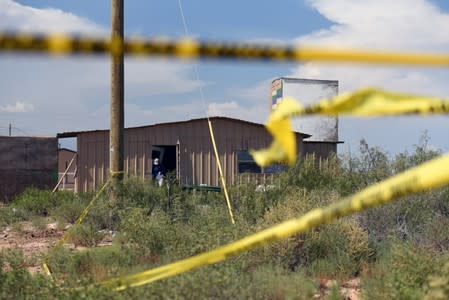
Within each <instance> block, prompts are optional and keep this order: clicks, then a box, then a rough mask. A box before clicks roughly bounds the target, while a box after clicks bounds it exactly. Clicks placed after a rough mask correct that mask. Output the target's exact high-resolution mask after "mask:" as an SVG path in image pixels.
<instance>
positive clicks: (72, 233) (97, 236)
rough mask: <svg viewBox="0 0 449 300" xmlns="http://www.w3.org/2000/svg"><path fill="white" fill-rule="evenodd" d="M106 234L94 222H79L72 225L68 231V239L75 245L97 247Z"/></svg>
mask: <svg viewBox="0 0 449 300" xmlns="http://www.w3.org/2000/svg"><path fill="white" fill-rule="evenodd" d="M104 236H105V234H104V233H103V232H99V231H98V230H97V229H96V228H95V227H94V226H93V225H92V224H87V225H85V224H79V225H75V226H72V227H70V229H69V232H68V240H69V241H70V242H72V243H73V244H74V245H75V247H77V246H83V247H95V246H97V245H98V243H99V242H100V241H101V240H102V239H103V237H104Z"/></svg>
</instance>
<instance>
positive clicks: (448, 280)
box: [424, 257, 449, 300]
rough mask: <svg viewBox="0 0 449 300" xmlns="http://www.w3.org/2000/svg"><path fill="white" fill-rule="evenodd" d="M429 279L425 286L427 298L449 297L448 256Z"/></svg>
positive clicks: (442, 298) (435, 299)
mask: <svg viewBox="0 0 449 300" xmlns="http://www.w3.org/2000/svg"><path fill="white" fill-rule="evenodd" d="M443 262H444V263H442V265H441V266H440V267H438V268H437V269H436V270H435V271H434V273H433V274H432V275H430V276H429V277H428V279H427V284H426V286H425V289H424V290H425V296H424V299H425V300H445V299H449V263H448V262H447V257H446V259H445V260H443Z"/></svg>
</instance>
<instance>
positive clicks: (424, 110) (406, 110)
mask: <svg viewBox="0 0 449 300" xmlns="http://www.w3.org/2000/svg"><path fill="white" fill-rule="evenodd" d="M447 112H449V101H448V100H444V99H441V98H435V97H422V96H415V95H407V94H400V93H392V92H387V91H383V90H380V89H375V88H365V89H361V90H358V91H356V92H353V93H343V94H341V95H338V96H336V97H334V98H332V99H330V100H328V99H323V100H320V101H318V102H317V103H316V104H313V105H311V106H308V107H305V106H303V105H301V104H300V103H299V102H297V101H296V100H294V99H292V98H289V97H287V98H283V99H282V100H281V102H280V103H279V104H278V106H277V107H276V109H275V110H274V111H273V112H272V113H271V115H270V117H269V119H268V122H267V124H266V127H267V129H268V131H269V132H270V133H271V134H272V135H273V137H274V141H273V143H272V145H271V146H270V147H269V148H268V149H262V150H259V151H251V154H252V155H253V157H254V160H255V162H256V163H257V164H258V165H260V166H269V165H271V164H272V163H274V162H283V163H286V164H289V165H292V164H294V163H295V161H296V137H295V135H294V133H293V132H292V130H291V125H290V120H289V118H291V117H294V116H301V115H312V114H323V115H344V114H351V115H356V116H379V115H398V114H430V113H447Z"/></svg>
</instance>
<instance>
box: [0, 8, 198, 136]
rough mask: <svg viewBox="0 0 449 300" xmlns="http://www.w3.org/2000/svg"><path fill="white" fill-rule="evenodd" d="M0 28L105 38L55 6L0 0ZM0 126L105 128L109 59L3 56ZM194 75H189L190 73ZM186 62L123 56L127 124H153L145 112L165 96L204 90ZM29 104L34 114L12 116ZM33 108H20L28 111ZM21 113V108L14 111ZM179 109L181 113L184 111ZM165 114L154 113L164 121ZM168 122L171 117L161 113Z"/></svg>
mask: <svg viewBox="0 0 449 300" xmlns="http://www.w3.org/2000/svg"><path fill="white" fill-rule="evenodd" d="M0 30H17V31H32V32H53V31H58V32H67V33H81V34H86V35H89V36H92V35H106V34H107V32H108V29H107V28H104V27H102V26H100V25H98V24H96V23H94V22H92V21H90V20H88V19H86V18H82V17H79V16H76V15H74V14H71V13H67V12H65V11H62V10H59V9H53V8H44V9H38V8H33V7H30V6H27V5H22V4H19V3H17V2H14V1H11V0H0ZM0 58H1V59H0V70H1V72H0V107H3V108H4V109H1V110H0V126H2V123H4V122H13V123H14V124H16V126H18V127H20V128H23V129H27V130H28V131H29V132H30V133H31V134H36V135H55V134H56V133H57V132H61V131H71V130H89V129H97V128H107V127H108V126H109V98H110V60H109V57H108V56H104V57H92V56H79V57H47V56H42V55H39V56H35V55H33V56H29V55H13V54H1V56H0ZM190 73H192V74H190ZM192 75H193V72H192V68H191V64H190V63H186V62H183V61H175V60H167V59H144V58H126V60H125V102H126V105H127V107H132V108H134V109H130V110H129V111H127V110H125V114H126V115H125V120H126V124H127V125H128V126H134V125H137V124H140V125H142V124H148V123H152V122H153V120H151V121H148V116H145V114H144V113H143V112H144V111H148V109H149V108H151V107H153V106H154V105H153V103H155V102H156V103H157V102H158V101H159V105H160V102H161V101H162V100H160V98H163V97H164V96H167V95H179V94H181V93H187V92H191V91H194V90H195V89H197V88H198V87H199V86H203V85H204V83H203V82H201V81H197V80H193V79H191V78H193V76H192ZM14 102H17V103H18V102H23V103H27V105H28V104H29V105H32V107H34V111H33V113H32V114H21V116H18V115H17V114H15V115H14V116H12V115H10V113H11V112H12V110H13V108H12V107H10V106H8V105H10V103H14ZM30 107H31V106H24V107H23V109H25V110H28V111H29V110H30ZM15 109H16V110H18V109H21V108H20V106H18V107H16V108H15ZM181 109H182V108H180V113H182V110H181ZM162 117H164V115H158V118H162ZM165 118H170V120H173V119H171V116H170V115H165Z"/></svg>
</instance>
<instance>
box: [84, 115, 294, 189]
mask: <svg viewBox="0 0 449 300" xmlns="http://www.w3.org/2000/svg"><path fill="white" fill-rule="evenodd" d="M211 121H212V126H213V129H214V135H215V139H216V144H217V148H218V153H219V157H220V162H221V164H222V168H223V172H224V175H225V178H226V180H227V181H228V182H229V183H232V182H235V181H236V179H237V170H238V168H237V156H236V151H238V150H249V149H253V148H254V149H256V148H261V147H267V146H269V145H270V143H271V142H272V137H271V135H270V134H269V133H268V132H267V131H266V130H265V128H264V127H263V126H260V125H257V124H252V123H249V122H244V121H240V120H234V119H229V118H220V117H218V118H211ZM77 136H78V155H79V158H78V168H79V169H78V191H88V190H92V189H94V188H98V187H99V186H100V185H101V183H102V182H104V180H105V179H106V178H107V177H108V172H109V151H108V147H109V146H108V145H109V131H106V130H104V131H92V132H80V133H78V135H77ZM297 140H298V142H297V144H298V152H301V151H303V144H302V135H299V134H298V139H297ZM124 142H125V153H124V171H125V173H126V174H127V175H128V176H138V177H150V176H151V175H150V174H151V167H152V160H151V154H152V147H153V145H161V146H168V145H172V146H176V145H177V143H178V142H179V160H180V161H179V168H180V169H179V170H178V171H179V179H180V182H181V183H182V184H195V185H197V184H207V185H220V176H219V171H218V166H217V163H216V159H215V154H214V150H213V146H212V142H211V138H210V135H209V128H208V124H207V120H206V119H197V120H191V121H188V122H177V123H167V124H157V125H152V126H147V127H138V128H128V129H125V133H124ZM100 175H101V176H100Z"/></svg>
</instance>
